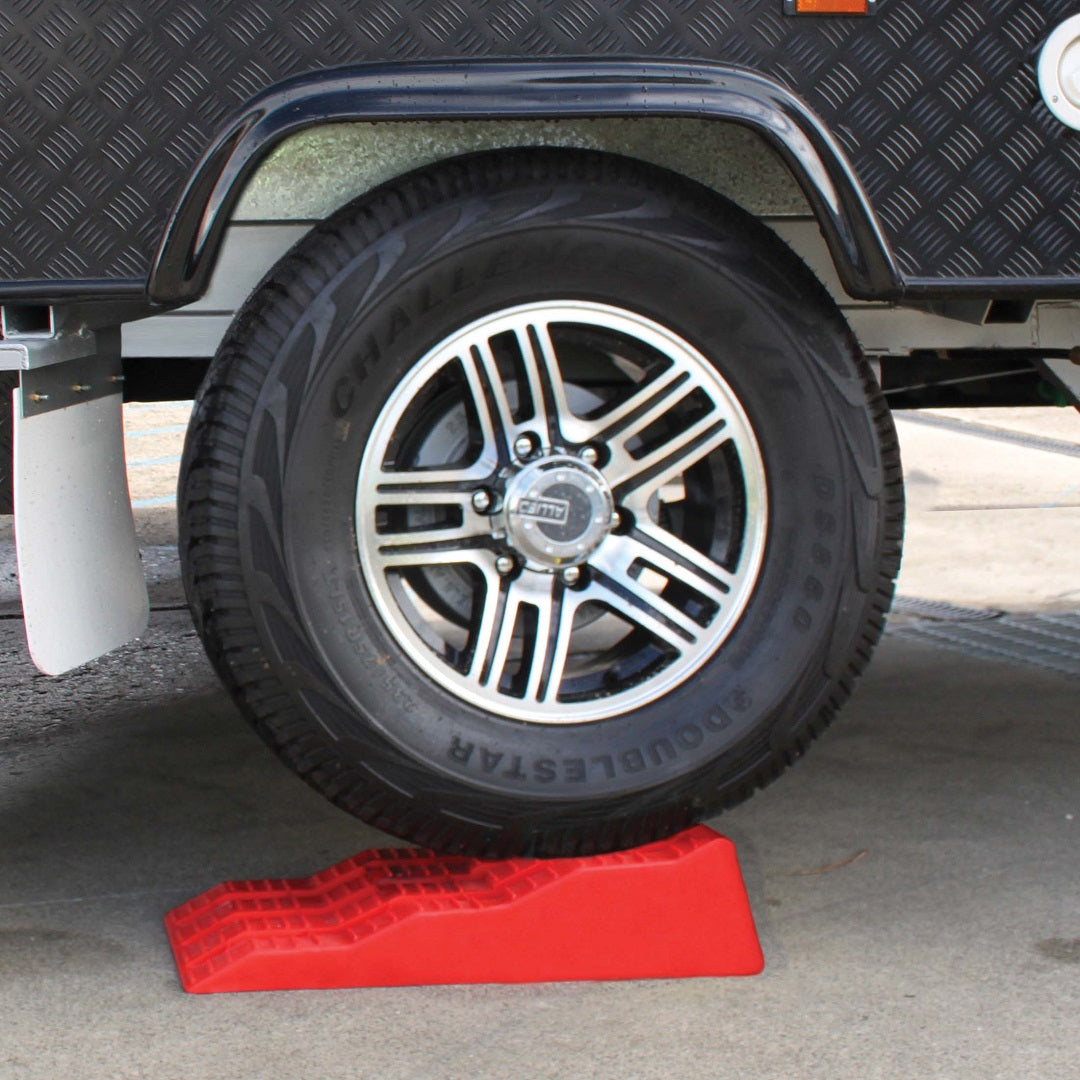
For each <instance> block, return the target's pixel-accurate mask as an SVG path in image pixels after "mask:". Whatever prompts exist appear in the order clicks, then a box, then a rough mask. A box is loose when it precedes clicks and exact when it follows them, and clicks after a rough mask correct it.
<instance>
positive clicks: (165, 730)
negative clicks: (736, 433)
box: [0, 406, 1080, 1080]
mask: <svg viewBox="0 0 1080 1080" xmlns="http://www.w3.org/2000/svg"><path fill="white" fill-rule="evenodd" d="M170 409H171V411H170ZM183 413H184V407H183V406H170V407H155V408H142V409H132V410H131V411H130V414H129V421H130V428H131V430H130V435H131V438H130V440H129V444H128V453H129V461H130V462H131V464H132V470H131V471H132V489H133V496H134V497H135V499H136V502H137V503H139V504H140V507H139V510H138V515H139V520H140V529H141V534H142V536H143V538H144V545H145V553H146V558H147V562H148V565H149V567H150V569H151V576H152V580H153V582H154V587H153V598H154V606H155V608H156V609H157V610H155V612H154V615H153V617H152V621H151V626H150V629H149V631H148V632H147V634H146V635H145V636H144V637H143V638H142V639H141V640H140V641H138V642H136V643H133V644H132V645H130V646H127V647H126V648H125V649H123V650H121V651H120V652H119V653H117V654H115V655H114V656H112V657H108V658H106V659H104V660H102V661H99V662H97V663H95V664H92V665H88V667H87V668H85V669H82V670H81V671H80V672H78V673H73V674H72V675H69V676H65V677H62V678H59V679H45V678H42V677H39V676H37V675H35V673H34V671H33V669H32V668H31V667H30V665H29V662H28V660H27V658H26V655H25V649H24V646H23V643H22V636H21V635H22V630H21V623H20V621H19V619H18V608H17V600H16V598H15V596H14V593H13V591H12V589H13V583H12V580H11V578H10V574H11V573H12V568H11V560H10V534H9V530H8V531H3V530H0V668H2V669H3V670H2V672H0V677H2V678H3V679H4V686H5V689H4V694H5V704H6V707H5V708H4V710H3V711H2V713H0V852H2V854H0V867H2V873H0V1078H2V1080H15V1078H23V1077H34V1078H39V1077H40V1078H53V1077H58V1076H70V1077H75V1078H82V1077H86V1078H91V1080H96V1078H98V1077H108V1078H159V1077H160V1078H168V1080H172V1078H179V1077H184V1078H187V1077H192V1078H199V1080H215V1078H222V1080H226V1078H228V1080H233V1078H237V1077H270V1076H273V1077H301V1076H303V1077H320V1078H336V1077H342V1078H346V1077H347V1078H350V1080H353V1078H357V1077H378V1078H380V1080H384V1078H385V1080H389V1078H396V1077H415V1078H442V1077H456V1078H473V1077H500V1078H501V1077H575V1078H576V1077H603V1078H608V1077H634V1078H636V1077H642V1078H647V1077H702V1078H705V1077H708V1078H713V1077H719V1076H729V1075H731V1076H739V1077H753V1078H771V1077H775V1078H783V1080H798V1078H804V1077H805V1078H811V1077H814V1078H816V1077H821V1078H826V1077H828V1078H841V1077H852V1078H856V1077H857V1078H859V1080H864V1078H865V1080H870V1078H874V1077H888V1078H904V1080H907V1078H910V1077H948V1078H972V1080H975V1078H978V1080H991V1078H997V1077H1001V1078H1009V1080H1013V1078H1021V1077H1023V1078H1026V1077H1039V1078H1040V1080H1053V1078H1059V1077H1060V1078H1066V1077H1068V1078H1070V1080H1071V1078H1074V1077H1076V1075H1077V1072H1078V1069H1077V1061H1080V1025H1078V1024H1077V1021H1076V1017H1077V1015H1080V832H1078V830H1080V782H1078V780H1077V777H1078V775H1080V724H1078V717H1080V710H1078V708H1077V700H1078V693H1077V690H1078V686H1080V684H1078V682H1077V678H1080V615H1078V612H1080V558H1078V555H1077V551H1078V549H1077V544H1076V538H1077V536H1078V535H1080V529H1078V525H1080V487H1078V485H1080V460H1078V459H1080V416H1077V414H1076V413H1074V412H1072V411H1057V412H1054V411H1050V410H1034V411H1032V410H1024V411H1021V410H1015V411H1014V410H1006V411H1001V410H994V411H989V410H980V411H979V412H977V413H972V412H965V413H935V414H919V415H918V416H912V417H908V418H901V420H900V423H899V426H900V431H901V438H902V443H903V447H904V452H905V461H906V466H907V470H908V475H909V479H910V487H909V491H910V496H911V503H912V510H911V515H910V519H909V535H910V540H909V545H908V550H907V557H906V560H905V566H904V570H903V574H902V578H901V584H900V591H901V593H902V594H903V595H904V596H905V598H907V599H906V600H905V602H904V603H903V604H901V605H900V608H899V610H898V614H897V616H896V617H895V618H894V620H893V622H892V628H891V630H890V632H889V633H888V634H887V635H886V637H885V639H884V641H883V643H882V645H881V647H880V649H879V651H878V654H877V656H876V658H875V661H874V663H873V665H872V666H871V669H870V671H869V673H868V674H867V676H866V677H865V679H864V680H863V682H862V684H861V686H860V688H859V690H858V692H857V694H856V696H855V698H854V700H853V701H852V702H851V703H850V705H849V706H848V707H847V708H846V709H845V711H844V713H843V714H842V716H841V718H840V719H839V721H838V722H837V724H836V725H835V727H834V729H833V730H832V731H830V732H829V733H828V734H827V735H826V736H824V737H823V738H822V739H821V740H820V741H819V744H818V745H817V746H816V747H815V748H814V749H813V751H812V752H811V753H810V754H809V756H808V757H807V759H806V760H805V761H804V762H801V763H800V764H799V765H798V766H797V767H796V768H795V769H793V770H792V771H791V772H790V773H789V774H787V775H786V776H785V777H783V778H782V779H781V780H780V781H779V782H778V783H776V784H774V785H773V786H772V787H771V788H769V789H768V790H766V791H764V792H762V793H760V794H759V795H757V796H755V797H754V798H753V799H752V800H751V801H750V802H748V803H747V804H745V805H744V806H742V807H739V808H738V809H736V810H734V811H732V812H730V813H728V814H726V815H725V816H724V817H723V818H722V819H721V820H719V821H716V822H714V824H715V825H716V826H717V827H718V828H720V829H722V830H723V831H724V832H725V833H726V834H727V835H729V836H730V837H732V839H733V840H734V841H735V842H736V844H737V846H738V851H739V854H740V858H741V861H742V865H743V870H744V873H745V876H746V880H747V887H748V890H749V893H750V898H751V902H752V904H753V908H754V912H755V916H756V918H757V921H758V927H759V931H760V934H761V938H762V944H763V947H764V951H765V956H766V970H765V973H764V974H763V975H761V976H759V977H755V978H751V979H730V980H714V979H703V980H686V981H657V982H627V983H601V984H571V983H568V984H550V985H539V986H514V987H505V986H477V987H440V988H409V989H392V990H384V989H374V990H352V991H333V992H325V991H323V992H304V993H274V994H250V995H218V996H207V997H197V996H188V995H185V994H184V993H183V992H182V991H181V989H180V987H179V984H178V982H177V979H176V976H175V973H174V970H173V967H172V962H171V957H170V954H169V950H168V946H167V943H166V940H165V934H164V931H163V929H162V925H161V917H162V915H163V914H164V913H165V912H166V911H167V910H168V909H169V908H170V907H172V906H174V905H175V904H178V903H180V902H181V901H183V900H184V899H186V898H188V897H190V896H192V895H194V894H195V893H198V892H200V891H202V890H203V889H205V888H207V887H208V886H210V885H212V884H214V883H215V882H217V881H219V880H222V879H226V878H243V877H249V876H251V877H263V876H292V875H303V874H307V873H309V872H311V871H313V870H316V869H319V868H321V867H324V866H326V865H329V864H330V863H332V862H334V861H336V860H338V859H341V858H343V857H345V856H347V855H350V854H352V853H354V852H355V851H357V850H359V849H361V848H364V847H369V846H372V845H374V844H384V843H387V842H389V841H388V840H387V838H385V837H383V836H381V835H379V834H377V833H375V832H373V831H372V830H369V829H367V828H365V827H363V826H361V825H359V824H357V823H356V822H354V821H352V820H351V819H349V818H346V817H345V816H344V815H343V814H341V813H340V812H338V811H336V810H334V809H333V808H332V807H330V806H329V805H328V804H325V803H324V802H323V801H322V800H321V799H320V798H319V797H318V796H316V795H315V794H314V793H312V792H311V791H309V790H308V789H307V788H306V787H305V786H304V785H303V784H302V783H300V782H299V781H297V780H295V779H293V778H292V777H291V775H289V774H288V773H287V772H286V771H285V769H284V768H283V767H282V766H280V765H278V764H277V762H276V761H275V760H274V759H273V758H272V757H271V755H270V754H269V753H268V752H267V751H266V750H264V749H263V747H262V746H261V744H260V743H259V742H258V741H257V739H256V738H255V737H254V735H252V734H250V733H249V732H248V731H247V730H246V729H245V727H244V726H243V724H242V723H241V722H240V721H239V720H238V718H237V716H236V714H235V712H234V710H233V708H232V706H231V705H230V703H229V701H228V700H227V699H226V697H225V696H224V694H223V693H222V692H221V691H220V690H219V689H218V688H217V685H216V683H215V681H214V678H213V676H212V675H211V673H210V671H209V669H208V667H207V665H206V663H205V661H204V659H203V658H202V654H201V651H200V648H199V645H198V642H197V640H196V639H195V637H194V635H193V632H192V631H191V629H190V625H189V623H188V620H187V617H186V614H185V613H184V612H183V611H182V610H178V608H179V605H180V598H179V592H178V587H177V580H176V569H175V552H174V549H173V547H172V545H173V544H175V533H174V526H173V524H172V519H171V509H170V506H169V505H168V501H167V500H168V485H169V484H170V483H171V477H172V475H173V474H174V473H175V461H174V460H172V459H174V458H175V456H176V453H177V452H178V445H177V440H178V438H179V432H178V430H177V429H178V427H180V426H182V423H183ZM165 429H173V430H165ZM1032 435H1034V436H1035V437H1036V438H1037V439H1039V440H1042V442H1035V443H1032V442H1026V441H1024V440H1026V439H1027V438H1028V436H1032ZM927 600H929V601H941V602H947V603H948V604H950V605H954V606H951V607H942V606H937V607H929V606H927V605H926V604H925V603H920V602H917V601H927ZM955 605H963V606H962V607H959V608H958V607H955ZM998 612H1005V613H1006V614H1003V615H998V616H997V617H987V616H989V615H993V614H995V613H998ZM722 918H723V913H722V912H719V911H718V912H717V919H718V920H721V919H722ZM573 947H574V942H572V941H568V942H567V948H568V949H572V948H573Z"/></svg>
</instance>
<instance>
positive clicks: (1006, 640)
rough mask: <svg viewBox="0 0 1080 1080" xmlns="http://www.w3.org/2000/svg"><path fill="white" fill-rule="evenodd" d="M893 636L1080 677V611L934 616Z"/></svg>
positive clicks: (919, 621)
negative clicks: (966, 618)
mask: <svg viewBox="0 0 1080 1080" xmlns="http://www.w3.org/2000/svg"><path fill="white" fill-rule="evenodd" d="M946 606H951V605H946ZM959 610H964V609H959ZM975 610H977V609H975ZM909 614H917V613H916V612H909ZM893 633H895V634H897V635H899V636H900V637H907V638H916V639H917V640H919V641H932V642H934V643H935V644H937V645H940V646H943V647H944V648H947V649H954V650H956V651H957V652H962V653H965V654H967V655H968V656H978V657H982V658H984V659H987V660H1008V661H1011V662H1013V663H1017V664H1031V665H1033V666H1035V667H1039V668H1043V669H1045V670H1047V671H1056V672H1057V673H1058V674H1059V675H1066V676H1068V677H1070V678H1073V679H1080V611H1078V612H1066V613H1064V614H1060V615H1002V616H1001V617H1000V618H996V619H994V618H986V617H984V618H982V619H977V620H973V621H959V620H954V621H941V620H938V619H935V618H933V617H931V618H926V619H919V620H918V621H916V622H913V623H910V624H908V625H906V626H900V627H897V628H896V629H895V630H894V631H893Z"/></svg>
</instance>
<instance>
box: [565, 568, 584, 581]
mask: <svg viewBox="0 0 1080 1080" xmlns="http://www.w3.org/2000/svg"><path fill="white" fill-rule="evenodd" d="M562 579H563V584H565V585H576V584H577V583H578V582H579V581H580V580H581V567H580V566H568V567H567V568H566V569H565V570H564V571H563V572H562Z"/></svg>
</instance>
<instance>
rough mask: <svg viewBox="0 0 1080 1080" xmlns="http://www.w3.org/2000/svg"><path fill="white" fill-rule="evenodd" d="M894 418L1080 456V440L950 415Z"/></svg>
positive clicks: (916, 414)
mask: <svg viewBox="0 0 1080 1080" xmlns="http://www.w3.org/2000/svg"><path fill="white" fill-rule="evenodd" d="M897 419H898V420H902V421H903V422H904V423H908V424H922V425H923V426H924V427H934V428H941V429H942V430H943V431H951V432H954V433H955V434H957V435H974V436H977V437H978V438H980V439H990V440H991V441H992V442H1003V443H1008V444H1009V445H1011V446H1023V447H1026V448H1027V449H1028V450H1045V451H1046V452H1047V453H1050V454H1064V455H1065V456H1066V457H1080V443H1073V442H1066V441H1065V440H1064V439H1048V438H1046V437H1045V436H1043V435H1029V434H1028V433H1027V432H1022V431H1009V430H1007V429H1006V428H996V427H992V426H991V425H990V424H980V423H978V422H976V421H974V420H955V419H953V417H951V416H932V415H927V414H926V413H921V412H899V413H897Z"/></svg>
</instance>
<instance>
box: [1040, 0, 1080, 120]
mask: <svg viewBox="0 0 1080 1080" xmlns="http://www.w3.org/2000/svg"><path fill="white" fill-rule="evenodd" d="M1039 86H1040V88H1041V89H1042V95H1043V100H1045V102H1046V104H1047V105H1048V106H1049V108H1050V111H1051V112H1052V113H1053V114H1054V115H1055V116H1056V117H1057V118H1058V119H1059V120H1060V121H1061V122H1062V123H1063V124H1067V125H1068V126H1069V127H1071V128H1073V129H1074V130H1076V131H1080V15H1074V16H1073V17H1072V18H1071V19H1066V20H1065V22H1063V23H1062V24H1061V25H1060V26H1059V27H1058V28H1057V29H1056V30H1055V31H1054V32H1053V33H1052V34H1051V35H1050V37H1049V38H1048V39H1047V42H1046V44H1045V45H1044V46H1043V51H1042V54H1041V55H1040V56H1039Z"/></svg>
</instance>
